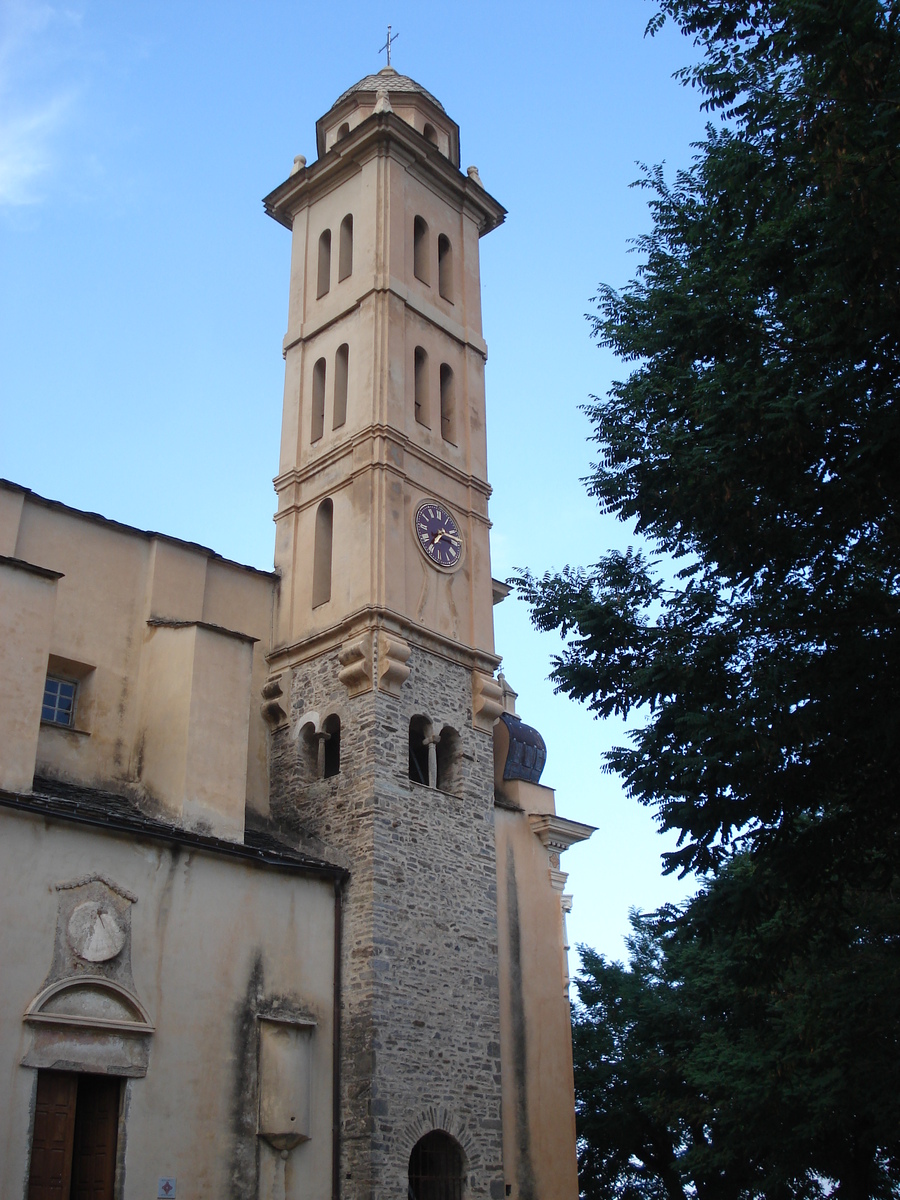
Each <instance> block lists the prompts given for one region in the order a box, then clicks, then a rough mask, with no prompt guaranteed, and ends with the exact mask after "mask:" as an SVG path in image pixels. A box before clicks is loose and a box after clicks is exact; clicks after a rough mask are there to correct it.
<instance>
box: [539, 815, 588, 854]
mask: <svg viewBox="0 0 900 1200" xmlns="http://www.w3.org/2000/svg"><path fill="white" fill-rule="evenodd" d="M528 821H529V823H530V825H531V828H532V829H533V830H534V832H535V834H536V835H537V836H538V837H539V838H540V839H541V841H542V842H543V844H544V846H545V847H546V848H547V850H548V851H549V852H550V853H551V854H556V855H557V856H558V855H560V854H562V852H563V851H564V850H568V849H569V847H570V846H574V845H575V844H576V842H586V841H587V839H588V838H589V837H590V836H591V834H592V833H596V832H597V827H596V825H583V824H582V823H581V822H580V821H569V820H567V819H566V818H565V817H558V816H557V815H556V813H530V814H529V817H528Z"/></svg>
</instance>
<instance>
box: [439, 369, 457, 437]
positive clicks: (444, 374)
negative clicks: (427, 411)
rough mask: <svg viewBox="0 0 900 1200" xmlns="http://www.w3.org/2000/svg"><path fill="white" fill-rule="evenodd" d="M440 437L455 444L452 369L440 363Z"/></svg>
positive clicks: (454, 404) (454, 403) (454, 398)
mask: <svg viewBox="0 0 900 1200" xmlns="http://www.w3.org/2000/svg"><path fill="white" fill-rule="evenodd" d="M441 437H442V438H443V439H444V441H445V442H452V443H453V444H454V445H456V397H455V396H454V388H453V371H452V369H451V368H450V367H448V366H447V364H446V363H441Z"/></svg>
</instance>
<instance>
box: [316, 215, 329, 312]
mask: <svg viewBox="0 0 900 1200" xmlns="http://www.w3.org/2000/svg"><path fill="white" fill-rule="evenodd" d="M330 287H331V230H330V229H326V230H324V231H323V232H322V234H321V236H320V238H319V276H318V286H317V288H316V299H317V300H318V299H320V298H321V297H322V296H324V295H325V293H326V292H327V291H328V289H329V288H330Z"/></svg>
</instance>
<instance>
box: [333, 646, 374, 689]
mask: <svg viewBox="0 0 900 1200" xmlns="http://www.w3.org/2000/svg"><path fill="white" fill-rule="evenodd" d="M338 661H339V662H340V664H341V669H340V670H339V671H338V679H339V680H340V681H341V683H342V684H343V685H344V687H345V688H346V689H347V691H348V693H349V694H350V695H351V696H359V695H360V694H361V693H362V692H368V691H369V690H370V689H371V687H372V635H371V633H364V634H363V635H362V636H361V637H357V638H353V639H352V641H348V642H344V644H343V645H342V646H341V649H340V651H339V653H338Z"/></svg>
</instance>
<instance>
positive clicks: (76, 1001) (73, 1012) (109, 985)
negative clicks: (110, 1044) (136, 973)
mask: <svg viewBox="0 0 900 1200" xmlns="http://www.w3.org/2000/svg"><path fill="white" fill-rule="evenodd" d="M92 997H97V998H98V999H100V1001H101V1002H100V1003H99V1004H93V1005H92V1004H91V1002H90V998H92ZM104 1001H105V1003H104ZM51 1002H52V1003H53V1008H52V1009H48V1007H47V1006H48V1005H49V1004H50V1003H51ZM67 1009H68V1011H67ZM108 1011H112V1012H115V1011H119V1012H120V1013H122V1016H120V1017H118V1018H116V1017H110V1016H109V1015H107V1013H108ZM101 1013H102V1015H101ZM125 1014H127V1015H125ZM24 1020H26V1021H29V1022H31V1023H32V1024H33V1023H36V1022H37V1023H41V1024H46V1025H75V1026H77V1027H78V1028H80V1029H98V1030H104V1031H116V1030H118V1031H121V1032H123V1033H125V1032H127V1033H134V1034H138V1035H140V1036H141V1037H146V1036H148V1035H149V1034H151V1033H154V1032H155V1030H154V1027H153V1025H152V1023H151V1021H150V1017H149V1016H148V1014H147V1010H146V1009H145V1008H144V1006H143V1005H142V1004H141V1002H140V1000H138V998H137V996H135V994H134V993H133V992H131V991H129V990H128V988H124V987H122V986H121V984H118V983H116V982H114V981H113V980H111V979H108V978H107V977H106V976H105V975H78V976H76V977H75V978H74V979H72V978H70V979H62V980H60V981H59V982H58V983H53V984H51V985H50V986H49V987H46V988H44V990H43V991H42V992H40V993H39V994H38V995H37V996H35V998H34V999H33V1000H32V1002H31V1003H30V1004H29V1005H28V1008H27V1009H26V1010H25V1014H24Z"/></svg>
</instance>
